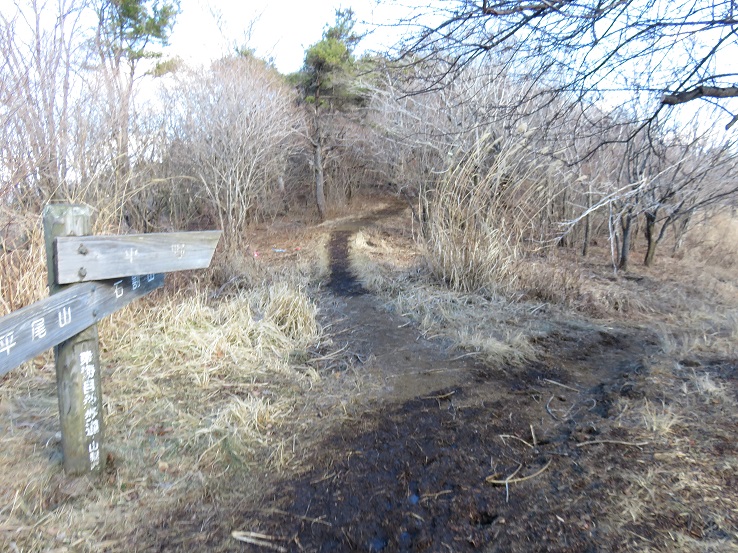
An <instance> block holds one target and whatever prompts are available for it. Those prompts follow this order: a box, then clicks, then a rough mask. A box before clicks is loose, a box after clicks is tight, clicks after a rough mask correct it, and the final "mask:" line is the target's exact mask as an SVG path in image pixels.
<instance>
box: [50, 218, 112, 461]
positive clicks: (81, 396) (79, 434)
mask: <svg viewBox="0 0 738 553" xmlns="http://www.w3.org/2000/svg"><path fill="white" fill-rule="evenodd" d="M43 223H44V240H45V243H46V261H47V268H48V275H49V293H50V294H55V293H56V292H58V291H60V290H61V289H62V288H61V287H60V286H59V285H58V284H57V279H56V274H55V273H56V271H55V269H54V267H55V265H56V264H55V263H54V248H53V244H54V239H55V238H56V237H57V236H86V235H88V234H90V226H91V223H90V208H89V207H87V206H81V205H66V204H56V205H47V206H46V208H44V213H43ZM54 354H55V359H56V385H57V395H58V398H59V419H60V423H61V433H62V450H63V454H64V471H65V472H66V473H67V474H69V475H83V474H89V473H99V472H100V471H101V470H102V467H103V460H104V457H103V453H102V450H103V434H104V428H103V417H102V389H101V387H100V351H99V343H98V336H97V325H93V326H90V327H89V328H87V329H85V330H83V331H81V332H80V333H79V334H77V335H76V336H73V337H72V338H70V339H68V340H66V341H64V342H61V343H60V344H59V345H57V346H56V347H55V348H54Z"/></svg>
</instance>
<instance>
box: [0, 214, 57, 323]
mask: <svg viewBox="0 0 738 553" xmlns="http://www.w3.org/2000/svg"><path fill="white" fill-rule="evenodd" d="M3 221H4V223H2V227H1V228H0V244H1V245H2V249H0V316H3V315H7V314H8V313H10V312H12V311H16V310H18V309H20V308H21V307H25V306H26V305H30V304H31V303H33V302H35V301H38V300H39V299H41V298H43V297H44V296H46V295H47V294H48V292H47V287H46V283H47V278H46V253H45V250H44V238H43V229H42V227H41V218H40V217H39V216H30V215H29V216H20V215H18V214H16V213H14V212H0V222H3Z"/></svg>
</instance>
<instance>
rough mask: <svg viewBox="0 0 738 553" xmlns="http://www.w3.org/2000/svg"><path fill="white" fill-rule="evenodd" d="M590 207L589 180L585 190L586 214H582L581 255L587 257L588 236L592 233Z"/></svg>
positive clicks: (590, 185) (590, 183)
mask: <svg viewBox="0 0 738 553" xmlns="http://www.w3.org/2000/svg"><path fill="white" fill-rule="evenodd" d="M590 209H592V181H589V190H588V192H587V215H585V216H584V243H583V244H582V257H587V253H588V250H589V236H590V234H592V219H591V217H590V214H589V210H590Z"/></svg>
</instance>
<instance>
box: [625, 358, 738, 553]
mask: <svg viewBox="0 0 738 553" xmlns="http://www.w3.org/2000/svg"><path fill="white" fill-rule="evenodd" d="M658 363H659V364H657V365H655V366H653V367H652V369H651V371H650V376H649V377H648V378H647V381H646V383H645V385H644V389H645V390H647V391H648V396H650V397H652V398H659V397H660V398H661V399H660V400H658V399H653V400H652V399H649V397H646V398H644V399H640V400H626V399H624V398H621V399H620V405H619V406H618V409H619V410H620V412H621V415H620V417H619V418H618V424H619V426H620V428H621V429H624V430H627V432H628V435H629V436H630V438H631V439H632V440H633V441H641V440H643V441H646V442H647V443H648V444H649V449H651V450H652V453H651V455H649V457H650V461H648V462H643V463H631V464H629V466H627V467H621V468H620V469H619V470H618V471H617V472H616V473H615V474H616V478H617V479H618V480H619V481H620V482H622V484H623V488H622V490H618V492H613V493H612V494H611V500H612V502H613V516H612V519H611V524H614V528H618V529H619V530H618V531H620V532H623V531H628V532H632V531H635V533H636V534H638V535H639V536H641V539H640V540H639V543H642V544H643V543H648V545H649V549H648V550H652V551H667V550H668V551H690V552H692V551H693V552H705V551H734V550H735V544H736V543H737V542H738V510H737V509H736V503H735V485H734V480H735V477H734V474H735V471H736V469H738V457H737V456H736V448H735V446H734V441H735V439H734V435H733V434H734V428H735V422H736V419H735V409H736V406H737V405H738V403H737V400H738V396H736V393H735V390H734V389H731V388H730V387H729V386H728V383H727V382H726V381H724V380H723V378H721V377H720V376H718V374H717V373H715V372H714V369H709V368H707V369H705V368H694V367H683V366H681V365H680V364H679V363H674V362H673V361H671V360H670V357H669V356H666V355H665V356H664V357H663V359H661V360H659V361H658ZM619 517H620V518H619ZM675 528H676V529H675ZM667 529H668V531H667ZM644 536H645V537H644ZM639 550H642V549H639Z"/></svg>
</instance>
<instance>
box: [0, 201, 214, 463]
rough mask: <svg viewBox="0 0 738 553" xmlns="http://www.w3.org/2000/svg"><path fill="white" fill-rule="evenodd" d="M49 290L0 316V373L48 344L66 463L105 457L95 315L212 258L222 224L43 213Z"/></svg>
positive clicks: (57, 208)
mask: <svg viewBox="0 0 738 553" xmlns="http://www.w3.org/2000/svg"><path fill="white" fill-rule="evenodd" d="M43 224H44V239H45V244H46V259H47V267H48V279H49V294H50V296H49V297H48V298H46V299H44V300H41V301H39V302H36V303H35V304H33V305H29V306H27V307H24V308H23V309H20V310H18V311H15V312H13V313H11V314H9V315H7V316H5V317H2V318H0V376H2V375H4V374H5V373H7V372H8V371H10V370H11V369H13V368H15V367H17V366H18V365H20V364H21V363H23V362H24V361H27V360H29V359H31V358H33V357H34V356H36V355H38V354H39V353H42V352H44V351H46V350H47V349H49V348H51V347H53V348H54V353H55V363H56V378H57V395H58V399H59V418H60V423H61V433H62V451H63V454H64V470H65V472H66V473H67V474H70V475H82V474H89V473H99V472H100V471H101V470H102V468H103V465H104V457H103V439H104V421H103V399H102V388H101V377H100V353H99V343H98V334H97V322H98V321H100V320H101V319H102V318H104V317H106V316H108V315H110V314H111V313H114V312H115V311H118V310H120V309H122V308H123V307H125V306H126V305H128V304H129V303H130V302H131V301H133V300H135V299H137V298H140V297H143V296H145V295H146V294H148V293H149V292H151V291H153V290H155V289H156V288H158V287H160V286H162V284H163V283H164V275H163V274H161V273H164V272H169V271H178V270H185V269H201V268H205V267H207V266H209V265H210V261H211V259H212V256H213V253H214V252H215V247H216V246H217V243H218V240H219V238H220V231H202V232H179V233H165V234H141V235H127V236H90V235H89V232H90V209H89V208H88V207H86V206H80V205H49V206H47V207H46V208H45V209H44V213H43Z"/></svg>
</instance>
